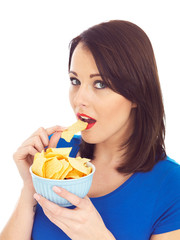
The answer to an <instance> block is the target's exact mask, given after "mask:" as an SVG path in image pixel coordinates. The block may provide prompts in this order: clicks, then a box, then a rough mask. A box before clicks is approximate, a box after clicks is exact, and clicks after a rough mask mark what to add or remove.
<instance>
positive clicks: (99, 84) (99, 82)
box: [94, 81, 107, 89]
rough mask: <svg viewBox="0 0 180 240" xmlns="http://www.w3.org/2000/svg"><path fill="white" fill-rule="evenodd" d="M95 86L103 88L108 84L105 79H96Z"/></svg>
mask: <svg viewBox="0 0 180 240" xmlns="http://www.w3.org/2000/svg"><path fill="white" fill-rule="evenodd" d="M94 86H95V88H97V89H103V88H106V87H107V85H106V84H105V83H104V82H103V81H95V82H94Z"/></svg>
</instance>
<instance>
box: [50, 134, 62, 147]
mask: <svg viewBox="0 0 180 240" xmlns="http://www.w3.org/2000/svg"><path fill="white" fill-rule="evenodd" d="M61 134H62V132H55V133H54V134H53V135H52V137H51V138H50V141H49V146H48V148H56V147H57V144H58V142H59V139H60V137H61Z"/></svg>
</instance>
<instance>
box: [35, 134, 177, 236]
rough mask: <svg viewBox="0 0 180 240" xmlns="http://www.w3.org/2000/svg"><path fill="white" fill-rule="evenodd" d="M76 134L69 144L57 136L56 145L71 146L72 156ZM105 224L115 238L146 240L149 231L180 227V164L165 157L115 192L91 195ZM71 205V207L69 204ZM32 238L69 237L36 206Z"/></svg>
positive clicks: (77, 147)
mask: <svg viewBox="0 0 180 240" xmlns="http://www.w3.org/2000/svg"><path fill="white" fill-rule="evenodd" d="M79 143H80V136H75V137H74V138H73V139H72V141H71V142H70V143H66V142H65V141H64V140H63V139H60V141H59V143H58V146H57V147H69V146H72V147H73V148H72V151H71V154H70V155H71V157H75V156H76V154H77V152H78V149H79ZM91 201H92V203H93V204H94V206H95V208H96V209H97V211H98V212H99V213H100V215H101V217H102V219H103V221H104V223H105V225H106V227H107V228H108V229H109V230H110V232H111V233H112V234H113V235H114V237H115V238H116V239H117V240H122V239H123V240H148V239H150V237H151V235H152V234H160V233H165V232H170V231H174V230H177V229H180V165H179V164H178V163H176V162H175V161H174V160H172V159H170V158H169V157H167V159H165V160H163V161H160V162H158V163H157V164H156V165H155V166H154V168H153V169H152V170H151V171H149V172H146V173H142V172H138V173H134V174H133V175H132V176H131V177H130V178H129V179H128V180H127V181H126V182H125V183H124V184H122V185H121V186H120V187H119V188H117V189H116V190H115V191H113V192H111V193H109V194H107V195H105V196H102V197H97V198H91ZM69 208H71V207H69ZM32 238H33V240H44V239H45V240H52V239H53V240H67V239H70V238H69V237H68V236H67V235H66V234H65V233H64V232H63V231H62V230H61V229H60V228H58V227H57V226H56V225H54V224H53V223H52V222H51V221H50V220H49V219H48V218H47V217H46V216H45V214H44V213H43V210H42V208H41V207H40V205H37V209H36V214H35V218H34V225H33V230H32Z"/></svg>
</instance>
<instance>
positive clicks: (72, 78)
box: [70, 77, 107, 89]
mask: <svg viewBox="0 0 180 240" xmlns="http://www.w3.org/2000/svg"><path fill="white" fill-rule="evenodd" d="M73 80H76V83H73ZM70 81H71V84H72V85H73V86H77V85H80V84H81V82H80V81H79V80H78V79H77V78H74V77H71V78H70ZM77 82H78V84H77ZM97 83H100V84H103V87H100V88H99V87H95V88H96V89H104V88H106V87H107V85H106V84H105V83H104V82H103V81H101V80H96V81H94V86H95V85H96V84H97Z"/></svg>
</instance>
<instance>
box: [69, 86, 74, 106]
mask: <svg viewBox="0 0 180 240" xmlns="http://www.w3.org/2000/svg"><path fill="white" fill-rule="evenodd" d="M73 98H74V97H73V91H72V89H71V87H70V89H69V102H70V104H71V107H72V108H73V107H74V104H73Z"/></svg>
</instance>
